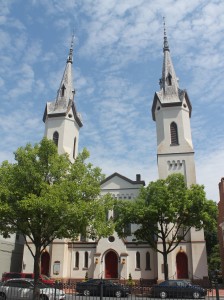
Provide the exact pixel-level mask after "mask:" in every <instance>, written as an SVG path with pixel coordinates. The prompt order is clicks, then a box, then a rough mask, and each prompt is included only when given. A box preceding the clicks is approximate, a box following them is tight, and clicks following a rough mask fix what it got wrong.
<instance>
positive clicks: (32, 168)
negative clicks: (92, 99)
mask: <svg viewBox="0 0 224 300" xmlns="http://www.w3.org/2000/svg"><path fill="white" fill-rule="evenodd" d="M88 157H89V153H88V151H87V150H86V149H84V150H83V152H82V153H80V154H79V155H78V157H77V158H76V160H75V162H74V163H73V164H71V163H70V161H69V159H68V156H67V155H59V154H58V152H57V147H56V146H55V144H54V143H53V142H52V141H50V140H47V139H46V138H44V139H43V140H42V141H41V142H40V143H39V144H36V145H34V146H32V145H30V144H27V145H26V146H25V147H20V148H18V150H17V151H16V152H15V163H9V162H8V161H4V162H3V163H2V164H1V166H0V232H1V234H3V235H4V236H5V237H7V236H9V235H10V234H11V233H15V232H20V233H21V234H23V236H24V238H25V240H26V241H27V239H30V240H31V241H32V243H33V244H34V246H35V252H33V250H32V249H31V248H29V249H30V251H31V254H32V255H33V257H34V271H35V278H39V263H40V256H41V253H42V252H43V251H44V249H45V248H46V246H47V245H49V244H50V243H51V242H52V241H53V240H54V239H56V238H59V239H61V238H75V237H77V235H79V234H80V233H81V234H84V235H87V236H89V237H91V238H94V237H96V236H106V235H108V234H109V233H110V232H112V231H113V226H112V224H111V223H110V221H108V222H106V210H107V209H109V208H110V205H111V199H110V197H109V196H105V197H100V182H101V181H102V179H103V178H104V176H103V175H102V173H101V170H100V169H99V168H98V167H93V166H92V164H91V163H87V162H86V159H87V158H88ZM28 247H29V245H28Z"/></svg>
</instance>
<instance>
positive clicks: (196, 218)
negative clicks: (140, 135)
mask: <svg viewBox="0 0 224 300" xmlns="http://www.w3.org/2000/svg"><path fill="white" fill-rule="evenodd" d="M115 209H116V211H117V212H116V216H117V218H116V220H115V223H116V225H115V227H116V230H117V232H118V234H119V235H120V236H124V235H125V230H124V228H125V226H126V225H127V224H129V223H132V224H138V225H139V226H138V229H136V231H135V232H134V234H135V236H136V238H137V239H138V240H139V241H146V242H148V243H149V245H150V246H151V247H152V248H153V249H154V250H155V251H157V252H159V253H161V254H162V255H163V260H164V277H165V279H167V278H168V265H167V256H168V254H169V253H170V252H172V251H173V250H174V249H175V248H176V247H177V246H178V245H179V243H180V242H181V241H182V240H183V239H184V238H185V236H186V235H187V233H188V232H189V230H190V229H191V228H192V227H195V228H196V229H198V230H200V229H202V228H204V227H205V226H206V228H214V226H215V223H216V222H215V220H214V219H213V217H212V216H213V215H214V214H213V213H211V212H213V210H214V205H212V202H211V201H208V200H207V199H206V194H205V191H204V187H203V186H202V185H198V184H194V185H192V186H191V187H190V188H188V187H187V185H186V183H185V180H184V176H183V175H181V174H172V175H170V176H168V177H167V178H166V179H159V180H157V181H155V182H150V183H149V185H148V186H147V187H143V188H142V189H141V191H140V193H139V197H138V198H137V199H136V200H135V201H124V200H122V201H118V202H117V204H116V206H115ZM158 241H160V242H161V243H162V248H161V247H158Z"/></svg>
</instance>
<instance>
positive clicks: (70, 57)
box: [67, 31, 74, 63]
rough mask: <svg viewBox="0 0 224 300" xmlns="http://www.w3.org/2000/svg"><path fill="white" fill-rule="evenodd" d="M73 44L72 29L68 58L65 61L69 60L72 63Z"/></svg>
mask: <svg viewBox="0 0 224 300" xmlns="http://www.w3.org/2000/svg"><path fill="white" fill-rule="evenodd" d="M73 44H74V31H73V33H72V40H71V46H70V50H69V55H68V59H67V62H70V63H72V56H73Z"/></svg>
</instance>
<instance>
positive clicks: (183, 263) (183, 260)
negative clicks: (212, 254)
mask: <svg viewBox="0 0 224 300" xmlns="http://www.w3.org/2000/svg"><path fill="white" fill-rule="evenodd" d="M176 265H177V279H186V278H188V259H187V255H186V253H184V252H179V253H178V254H177V257H176Z"/></svg>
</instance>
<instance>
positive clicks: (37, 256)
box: [33, 245, 41, 300]
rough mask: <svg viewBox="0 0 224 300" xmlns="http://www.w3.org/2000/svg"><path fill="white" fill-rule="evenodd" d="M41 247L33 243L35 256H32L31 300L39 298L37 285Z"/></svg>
mask: <svg viewBox="0 0 224 300" xmlns="http://www.w3.org/2000/svg"><path fill="white" fill-rule="evenodd" d="M40 250H41V247H40V246H37V245H35V256H34V270H33V271H34V290H33V300H39V298H40V291H39V289H38V287H37V285H38V282H39V278H40V257H41V252H40Z"/></svg>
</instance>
